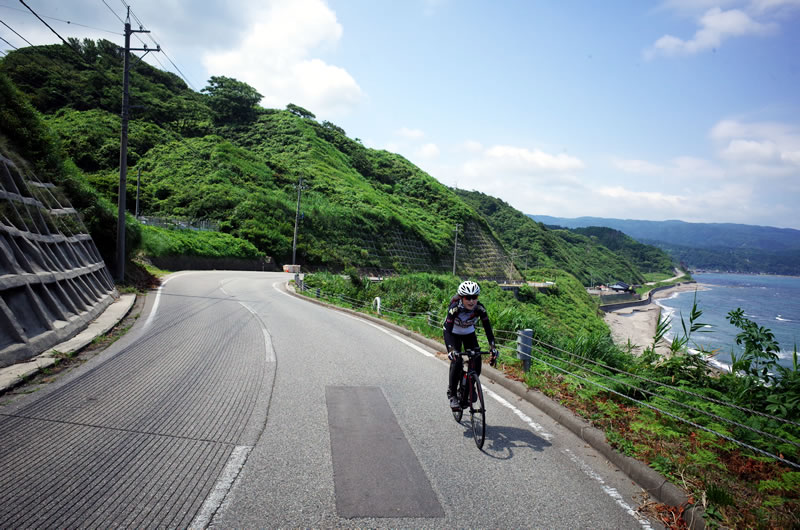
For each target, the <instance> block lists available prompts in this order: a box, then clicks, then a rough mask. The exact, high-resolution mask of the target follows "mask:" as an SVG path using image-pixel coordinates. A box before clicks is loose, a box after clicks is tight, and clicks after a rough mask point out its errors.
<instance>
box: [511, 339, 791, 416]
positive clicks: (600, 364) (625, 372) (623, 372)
mask: <svg viewBox="0 0 800 530" xmlns="http://www.w3.org/2000/svg"><path fill="white" fill-rule="evenodd" d="M533 340H534V341H535V342H537V343H538V344H540V345H542V346H544V347H547V348H550V349H553V350H557V351H560V352H561V353H564V354H566V355H570V356H573V357H577V358H578V359H582V360H584V361H586V362H589V363H592V364H596V365H597V366H601V367H603V368H606V369H607V370H613V371H615V372H618V373H620V374H624V375H629V376H631V377H634V378H636V379H640V380H642V381H646V382H648V383H652V384H654V385H658V386H663V387H665V388H669V389H671V390H675V391H676V392H682V393H684V394H688V395H690V396H693V397H696V398H700V399H704V400H706V401H710V402H712V403H716V404H718V405H723V406H725V407H731V408H734V409H737V410H739V411H741V412H745V413H747V414H756V415H758V416H763V417H765V418H769V419H771V420H775V421H779V422H783V423H787V424H789V425H794V426H795V427H800V423H797V422H794V421H791V420H787V419H784V418H779V417H778V416H773V415H771V414H767V413H765V412H759V411H757V410H753V409H749V408H747V407H742V406H739V405H736V404H734V403H731V402H729V401H722V400H719V399H716V398H712V397H710V396H704V395H702V394H698V393H696V392H692V391H690V390H686V389H685V388H681V387H678V386H673V385H669V384H667V383H662V382H659V381H654V380H652V379H648V378H647V377H644V376H641V375H638V374H634V373H631V372H627V371H625V370H622V369H621V368H614V367H613V366H609V365H607V364H604V363H601V362H599V361H596V360H594V359H589V358H588V357H583V356H581V355H578V354H576V353H572V352H568V351H566V350H563V349H561V348H559V347H558V346H553V345H552V344H547V343H546V342H543V341H541V340H539V339H533ZM523 355H525V354H523Z"/></svg>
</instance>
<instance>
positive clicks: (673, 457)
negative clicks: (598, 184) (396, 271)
mask: <svg viewBox="0 0 800 530" xmlns="http://www.w3.org/2000/svg"><path fill="white" fill-rule="evenodd" d="M313 276H314V275H307V276H306V280H307V282H308V280H310V281H311V283H312V284H313V283H315V280H314V279H313ZM321 278H322V279H323V280H324V281H322V282H319V283H318V284H317V285H318V286H321V287H324V288H322V289H321V291H322V297H323V298H326V299H327V300H326V301H328V302H331V303H333V304H335V305H341V306H346V307H350V308H352V309H356V310H359V311H363V312H366V313H370V314H372V315H376V313H375V311H374V309H373V308H372V307H371V306H370V304H369V303H368V302H366V300H371V298H366V299H365V298H363V297H360V296H359V295H360V294H364V293H365V290H364V289H365V288H366V289H367V291H368V290H369V288H368V287H367V286H366V285H364V283H363V282H364V281H363V280H362V279H360V278H358V276H357V275H355V276H354V275H352V274H351V275H350V277H341V276H340V277H337V278H336V279H332V278H329V277H327V276H325V275H322V277H321ZM317 279H318V280H319V279H320V277H318V278H317ZM417 279H419V278H417ZM422 280H424V281H423V282H422V284H419V285H417V288H416V289H407V290H405V291H404V293H405V294H404V295H403V297H402V298H400V297H398V298H396V299H391V298H389V299H385V300H384V305H383V307H384V308H395V309H397V310H398V311H397V312H393V311H386V310H384V312H383V314H382V315H380V316H381V318H384V319H386V320H389V321H392V322H394V323H396V324H399V325H401V326H404V327H406V328H409V329H413V330H414V331H417V332H419V333H421V334H422V335H425V336H428V337H431V338H435V339H439V340H441V331H440V327H439V326H438V324H440V322H438V321H437V320H433V321H432V320H431V318H430V317H429V316H428V314H427V313H426V309H427V310H431V309H432V308H438V306H439V304H440V303H441V296H442V293H444V292H453V290H454V289H453V286H454V285H457V282H458V279H457V278H455V277H453V278H452V280H451V281H450V282H448V281H447V280H446V279H442V280H437V279H436V278H427V277H425V278H422ZM682 280H683V281H685V279H682ZM678 281H681V280H676V282H678ZM437 282H443V284H442V285H437ZM412 283H413V282H412ZM450 283H452V284H453V285H450ZM359 285H361V286H360V287H359ZM439 289H441V290H439ZM485 290H486V291H487V294H489V293H491V292H492V291H491V290H490V289H485ZM304 294H306V295H307V296H311V297H313V296H315V289H314V288H313V287H312V289H311V290H309V291H306V292H305V293H304ZM371 294H374V291H372V292H371ZM481 297H482V299H483V298H484V293H483V291H482V293H481ZM497 302H498V304H497V305H494V309H495V311H490V315H492V320H493V324H494V320H495V319H494V314H497V311H498V310H500V307H501V305H500V302H501V301H500V300H497ZM502 302H506V300H505V299H503V300H502ZM409 303H411V305H413V307H414V311H411V310H410V309H409V308H410V306H409V305H408V304H409ZM517 307H518V306H517V305H513V309H514V310H516V309H517ZM412 313H414V314H412ZM701 315H702V311H700V310H699V309H698V308H697V307H695V308H693V311H692V313H691V315H690V321H689V322H688V326H687V325H686V324H684V330H685V332H684V333H685V334H686V336H685V337H682V338H681V337H677V338H678V339H679V340H675V341H673V343H672V347H673V352H672V355H671V356H669V357H662V356H658V355H656V354H655V353H654V352H653V351H652V349H651V348H648V349H647V350H646V351H645V353H644V354H643V355H641V356H639V357H636V356H633V355H631V354H630V353H629V352H626V351H624V349H622V348H619V347H617V346H615V345H613V343H610V341H603V340H601V338H599V337H597V336H594V335H591V334H590V335H587V334H585V333H580V332H571V333H568V334H565V333H564V332H563V329H562V327H561V325H559V324H557V323H556V324H555V328H554V329H556V330H557V331H556V332H552V331H550V327H551V326H553V324H552V323H550V322H549V321H548V320H547V318H546V315H543V316H542V318H539V319H537V320H536V321H535V322H533V321H531V323H530V324H528V323H527V322H525V321H524V319H521V318H520V317H519V315H516V316H515V315H510V314H505V316H504V317H503V319H504V322H505V323H513V324H514V325H515V327H506V326H500V325H498V326H497V328H498V329H501V330H502V329H521V328H522V327H531V328H533V329H534V333H535V335H534V338H535V339H538V340H541V341H542V342H543V343H549V344H551V345H555V346H556V349H548V350H547V351H545V350H543V349H538V350H537V348H534V352H533V358H532V364H531V368H530V370H529V371H528V372H527V373H524V372H523V371H522V362H521V361H520V360H518V359H516V357H515V355H514V354H513V353H507V352H508V351H509V350H512V349H513V347H514V346H513V341H514V339H515V337H514V338H511V337H502V336H499V337H498V338H499V339H500V342H501V343H503V342H504V343H505V346H506V347H505V348H502V349H501V356H500V363H499V365H498V366H499V368H500V369H501V370H502V371H503V372H504V373H505V374H506V376H507V377H510V378H512V379H515V380H518V381H524V382H525V383H526V384H527V385H528V386H529V387H531V388H535V389H538V390H539V391H541V392H543V393H544V394H545V395H547V396H548V397H550V398H552V399H553V400H555V401H557V402H559V403H561V404H562V405H564V406H566V407H567V408H569V409H570V410H572V411H573V412H574V413H575V414H577V415H579V416H581V417H583V418H585V419H586V420H588V421H590V422H591V423H592V424H593V425H594V426H595V427H597V428H598V429H600V430H602V431H603V432H605V433H606V437H607V440H608V442H609V443H610V444H611V445H612V446H614V447H615V448H616V449H617V450H619V451H621V452H623V453H624V454H627V455H629V456H631V457H633V458H636V459H638V460H640V461H642V462H645V463H647V464H648V465H649V466H650V467H652V468H653V469H655V470H656V471H658V472H659V473H661V474H662V475H664V476H665V477H667V478H668V479H669V480H670V481H671V482H673V483H674V484H676V485H677V486H679V487H682V488H683V489H684V490H685V491H686V492H687V495H688V496H689V499H690V501H689V502H690V504H693V505H696V506H699V507H701V508H702V509H703V510H704V514H705V521H706V524H707V525H708V526H710V527H719V526H724V527H746V528H798V527H800V472H798V471H794V470H793V469H794V468H792V467H790V466H788V465H784V464H782V463H779V462H778V461H776V460H773V459H771V458H767V457H764V456H761V455H760V454H758V453H756V452H754V451H750V450H748V449H745V448H743V447H741V446H740V445H738V444H735V443H733V442H731V441H729V440H727V439H725V438H723V437H720V436H717V435H715V434H712V433H710V432H707V431H706V430H704V429H709V430H712V431H715V432H717V433H719V434H721V435H723V436H727V437H732V438H734V439H738V440H743V441H745V442H746V443H748V444H755V445H758V446H760V447H762V448H766V449H767V450H769V451H770V452H772V453H773V454H778V455H780V456H781V457H784V458H787V459H789V460H793V461H795V462H797V460H798V456H800V453H799V452H798V445H797V444H800V429H798V428H795V427H794V426H792V425H788V426H787V425H783V424H780V423H777V422H775V421H773V420H769V419H766V418H762V417H759V416H752V415H749V414H747V413H745V412H742V411H739V410H735V409H732V408H728V407H724V406H721V405H718V404H715V403H714V402H709V401H706V400H704V399H702V398H701V396H708V397H711V398H714V399H717V400H725V401H730V400H731V398H730V396H732V395H742V396H744V397H743V399H745V400H746V401H745V402H742V403H740V404H743V405H745V406H747V407H755V408H758V409H760V410H762V411H763V412H769V413H771V414H778V415H781V416H784V417H786V419H796V416H793V414H794V409H793V408H791V407H792V406H793V405H792V403H794V402H793V401H792V399H795V398H796V394H795V393H794V392H795V391H794V390H793V387H792V388H788V390H786V389H784V390H781V385H777V386H775V385H774V384H773V387H772V388H771V389H770V387H767V388H763V387H760V386H759V382H758V380H757V379H754V378H752V377H751V378H743V377H739V376H735V375H731V374H727V375H726V374H723V375H720V374H714V373H712V372H711V371H710V370H708V366H707V365H706V363H705V360H704V359H703V358H702V357H701V356H697V355H693V354H690V353H688V350H687V349H686V345H687V344H689V335H690V334H691V333H692V332H694V331H696V330H698V329H701V328H702V327H703V326H704V324H702V323H701V322H699V319H700V318H701ZM520 324H522V325H520ZM559 349H560V351H559ZM576 354H577V355H576ZM589 360H595V361H601V362H603V363H605V364H606V365H607V366H609V367H611V368H613V369H614V370H608V369H606V368H602V367H598V366H594V365H590V363H589V362H588V361H589ZM545 362H546V364H545ZM576 365H577V368H576ZM619 369H621V370H624V371H626V372H629V373H631V374H634V375H637V376H643V377H645V378H647V379H649V380H650V381H652V382H653V383H657V384H651V383H647V382H641V381H637V380H636V379H635V378H633V377H632V376H630V375H624V374H622V375H620V374H615V373H614V372H615V371H616V370H619ZM565 372H576V373H580V374H581V375H580V378H579V377H576V376H575V375H572V374H570V373H565ZM796 373H797V372H795V374H796ZM612 375H614V379H610V376H612ZM797 380H800V377H797V375H794V376H792V375H791V374H790V375H789V376H788V379H787V381H788V383H787V384H789V383H792V382H794V381H797ZM594 383H597V384H601V385H604V386H606V387H607V388H610V389H611V390H613V391H614V392H610V391H608V390H605V389H603V388H600V387H598V386H596V385H595V384H594ZM792 384H794V383H792ZM747 385H751V386H747ZM634 387H639V388H640V389H639V390H637V389H635V388H634ZM743 388H746V389H749V390H742V389H743ZM759 389H760V390H759ZM656 390H658V393H657V394H658V395H655V396H651V395H650V394H647V393H645V392H655V391H656ZM681 390H689V391H691V392H693V393H696V394H697V395H698V397H688V398H687V395H686V394H684V393H681V392H680V391H681ZM756 390H759V391H758V392H757V391H756ZM778 390H781V392H783V393H778ZM615 392H616V393H615ZM759 392H760V393H759ZM770 395H771V396H772V400H771V401H770V398H769V396H770ZM775 396H778V397H780V398H781V400H778V401H776V399H775ZM633 399H636V400H638V401H639V402H641V403H642V404H637V403H635V402H634V401H633ZM770 403H771V404H772V405H774V406H773V408H770V409H769V410H768V409H767V407H768V406H770V405H769V404H770ZM775 403H777V405H775ZM645 405H651V406H654V407H657V408H658V409H659V410H658V411H656V410H653V409H651V408H649V407H648V406H645ZM686 405H689V406H691V407H695V408H696V409H697V410H696V411H693V410H691V409H689V410H687V408H686V407H685V406H686ZM777 406H783V407H784V409H783V410H782V409H780V408H775V407H777ZM704 412H710V413H712V414H714V416H708V415H704V414H703V413H704ZM671 415H677V416H680V417H683V418H686V419H688V420H689V421H691V422H693V423H694V424H695V425H697V426H699V427H701V428H697V427H694V426H692V425H688V424H686V423H683V422H680V421H678V420H676V419H675V418H674V417H672V416H671ZM729 421H735V422H738V423H739V424H742V425H746V426H749V427H752V428H756V429H758V430H760V431H763V432H765V433H767V434H775V435H778V436H780V437H782V438H784V439H787V440H789V441H791V442H792V443H793V444H795V445H790V444H786V443H783V442H780V443H778V442H775V441H774V440H773V439H770V438H768V437H764V436H760V435H757V434H754V433H753V432H751V431H747V430H745V429H742V428H740V427H737V426H735V425H732V424H731V423H729ZM651 504H652V503H651ZM649 513H654V514H657V515H658V516H659V517H661V518H662V519H661V520H662V522H664V524H665V525H667V526H668V527H669V528H678V527H680V523H676V522H675V521H676V518H678V517H679V515H680V513H681V508H674V509H673V508H670V507H666V506H662V505H655V506H652V505H651V509H650V512H649Z"/></svg>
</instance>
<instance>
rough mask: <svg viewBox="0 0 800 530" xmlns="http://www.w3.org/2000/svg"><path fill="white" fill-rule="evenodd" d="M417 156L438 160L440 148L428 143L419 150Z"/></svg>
mask: <svg viewBox="0 0 800 530" xmlns="http://www.w3.org/2000/svg"><path fill="white" fill-rule="evenodd" d="M417 155H418V156H420V157H422V158H436V157H437V156H439V146H437V145H436V144H434V143H427V144H425V145H423V146H422V147H420V148H419V150H418V151H417Z"/></svg>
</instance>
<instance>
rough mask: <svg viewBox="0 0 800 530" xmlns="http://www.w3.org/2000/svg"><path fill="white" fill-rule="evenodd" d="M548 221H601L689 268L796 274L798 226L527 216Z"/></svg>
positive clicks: (579, 224)
mask: <svg viewBox="0 0 800 530" xmlns="http://www.w3.org/2000/svg"><path fill="white" fill-rule="evenodd" d="M530 217H531V218H532V219H534V220H536V221H538V222H540V223H543V224H545V225H547V226H561V227H564V228H584V227H589V226H604V227H608V228H613V229H615V230H619V231H621V232H624V233H625V234H627V235H629V236H631V237H632V238H634V239H636V240H637V241H640V242H642V243H647V244H650V245H654V246H657V247H659V248H661V249H663V250H665V251H667V252H668V253H669V254H670V255H671V256H672V257H673V258H674V259H676V260H677V261H680V262H682V263H684V264H685V265H687V266H689V267H690V268H695V269H711V270H721V271H729V272H748V273H769V274H791V275H800V230H794V229H791V228H774V227H770V226H754V225H744V224H734V223H687V222H684V221H639V220H632V219H609V218H602V217H577V218H564V217H551V216H548V215H530Z"/></svg>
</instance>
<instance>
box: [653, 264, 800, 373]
mask: <svg viewBox="0 0 800 530" xmlns="http://www.w3.org/2000/svg"><path fill="white" fill-rule="evenodd" d="M692 277H693V278H694V279H695V280H697V283H698V284H700V287H699V288H698V289H697V290H696V291H688V292H681V293H676V294H674V295H673V296H672V297H670V298H664V299H661V300H658V301H657V303H658V304H659V305H660V306H661V307H662V314H663V315H665V316H668V317H669V318H670V321H671V324H672V329H671V331H670V333H669V334H668V337H669V338H671V337H672V336H673V335H675V334H676V333H677V334H678V335H682V334H683V328H682V326H681V315H683V318H684V320H685V321H686V326H687V328H688V326H689V315H690V314H691V311H692V304H693V303H694V301H695V297H697V305H698V308H699V309H700V310H701V311H702V312H703V314H702V317H701V318H700V319H699V321H700V322H701V323H704V324H707V326H706V327H704V328H703V332H695V333H694V334H692V336H691V337H690V348H692V349H694V350H699V349H700V347H701V346H702V347H703V349H704V350H705V351H714V352H716V354H715V355H714V356H713V357H712V358H711V359H709V360H710V362H711V363H712V364H715V365H717V366H718V367H720V368H725V369H728V368H729V367H730V363H731V355H730V354H731V351H733V352H736V353H740V352H741V351H742V349H743V348H742V347H741V346H738V345H737V344H736V335H737V334H739V333H740V331H741V330H739V329H738V328H736V327H734V326H733V325H732V324H730V323H729V322H728V321H727V320H726V318H725V316H726V315H727V314H728V312H729V311H732V310H734V309H737V308H742V309H743V310H744V314H745V316H746V318H748V319H750V320H752V321H754V322H756V323H757V324H758V325H759V326H763V327H765V328H767V329H769V330H771V331H772V333H773V334H774V335H775V340H777V341H778V344H779V345H780V349H781V351H780V353H779V354H778V355H779V361H778V362H779V363H780V364H782V365H783V366H786V367H790V368H791V367H792V352H793V350H794V349H795V346H797V347H798V352H799V354H798V357H800V277H795V276H768V275H749V274H717V273H694V274H692ZM798 363H799V364H800V360H798Z"/></svg>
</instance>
